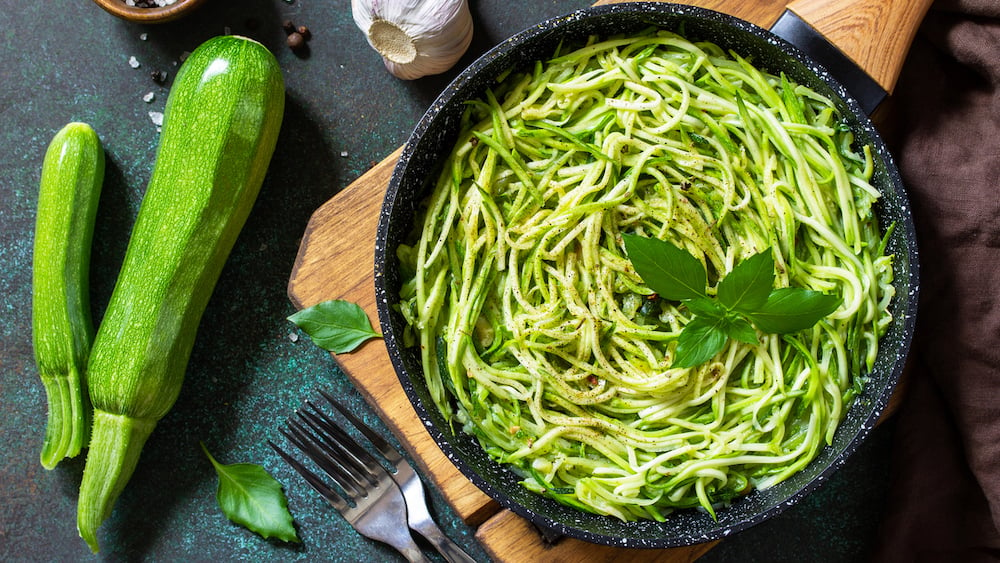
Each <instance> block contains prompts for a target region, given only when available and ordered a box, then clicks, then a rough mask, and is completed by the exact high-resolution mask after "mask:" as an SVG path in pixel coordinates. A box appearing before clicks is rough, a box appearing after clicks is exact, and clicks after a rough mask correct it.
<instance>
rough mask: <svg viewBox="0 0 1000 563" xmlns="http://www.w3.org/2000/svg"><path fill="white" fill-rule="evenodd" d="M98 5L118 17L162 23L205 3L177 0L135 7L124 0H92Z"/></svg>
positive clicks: (203, 0) (196, 0) (134, 20)
mask: <svg viewBox="0 0 1000 563" xmlns="http://www.w3.org/2000/svg"><path fill="white" fill-rule="evenodd" d="M94 3H96V4H97V5H98V6H100V7H102V8H104V10H105V11H107V12H108V13H110V14H113V15H115V16H118V17H119V18H122V19H125V20H128V21H133V22H137V23H164V22H168V21H172V20H175V19H177V18H180V17H181V16H184V15H186V14H188V13H190V12H192V11H194V9H195V8H197V7H198V6H200V5H202V4H204V3H205V0H177V1H176V2H174V3H173V4H169V5H167V6H163V7H159V8H137V7H134V6H129V5H128V4H126V3H125V0H94Z"/></svg>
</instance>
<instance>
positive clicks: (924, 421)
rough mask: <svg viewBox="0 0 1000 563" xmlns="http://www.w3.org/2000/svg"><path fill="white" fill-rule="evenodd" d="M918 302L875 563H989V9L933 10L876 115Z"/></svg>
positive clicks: (999, 466) (997, 409) (993, 92)
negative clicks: (907, 234) (911, 232)
mask: <svg viewBox="0 0 1000 563" xmlns="http://www.w3.org/2000/svg"><path fill="white" fill-rule="evenodd" d="M886 110H887V112H886V120H887V127H886V130H887V131H888V132H889V133H887V135H886V136H887V140H888V142H889V144H890V146H891V147H892V151H893V153H894V154H895V155H896V157H897V160H898V164H899V168H900V170H901V173H902V176H903V181H904V184H905V185H906V188H907V190H908V192H909V194H910V200H911V204H912V207H913V212H914V222H915V223H916V226H917V232H918V242H919V249H920V263H921V288H920V291H921V294H920V305H919V311H918V316H917V330H916V333H915V336H914V342H913V348H912V353H911V357H910V370H909V372H908V374H907V379H908V390H907V394H906V396H905V399H904V401H903V403H902V406H901V408H900V410H899V412H898V415H897V420H896V428H895V432H896V433H895V437H894V448H895V451H894V453H893V461H892V463H893V466H892V475H893V479H892V483H891V485H890V491H889V498H888V507H887V509H886V510H887V515H886V517H885V519H884V522H883V529H882V533H881V535H880V537H881V543H880V546H879V548H878V550H877V552H876V554H875V560H876V561H906V562H910V561H933V562H939V561H943V562H947V561H961V562H976V561H1000V0H949V1H938V2H937V3H936V4H935V5H934V6H933V8H932V9H931V11H930V12H929V13H928V15H927V17H926V19H925V21H924V24H923V26H922V28H921V31H920V33H919V34H918V36H917V38H916V40H915V42H914V45H913V48H912V49H911V52H910V56H909V58H908V59H907V63H906V65H905V67H904V69H903V73H902V75H901V76H900V80H899V83H898V85H897V87H896V90H895V93H894V95H893V97H892V99H891V101H890V102H889V106H888V108H886Z"/></svg>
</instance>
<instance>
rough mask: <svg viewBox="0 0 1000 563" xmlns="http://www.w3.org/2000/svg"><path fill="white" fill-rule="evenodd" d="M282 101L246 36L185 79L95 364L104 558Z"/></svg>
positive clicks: (215, 45)
mask: <svg viewBox="0 0 1000 563" xmlns="http://www.w3.org/2000/svg"><path fill="white" fill-rule="evenodd" d="M284 96H285V90H284V80H283V78H282V74H281V69H280V68H279V66H278V63H277V61H276V60H275V58H274V56H273V55H272V54H271V53H270V52H269V51H268V50H267V49H266V48H265V47H264V46H263V45H261V44H260V43H257V42H256V41H253V40H251V39H247V38H245V37H238V36H220V37H215V38H213V39H209V40H208V41H206V42H205V43H203V44H201V45H200V46H199V47H198V48H197V49H195V50H194V52H192V53H191V55H190V56H189V57H188V58H187V59H186V60H185V62H184V63H183V65H182V66H181V68H180V69H179V70H178V72H177V76H176V79H175V81H174V85H173V87H172V88H171V91H170V94H169V97H168V98H167V104H166V109H165V111H164V121H163V128H162V132H161V138H160V144H159V148H158V150H157V155H156V163H155V164H154V167H153V173H152V176H151V177H150V180H149V185H148V186H147V188H146V193H145V195H144V196H143V200H142V204H141V206H140V208H139V214H138V216H137V218H136V222H135V226H134V227H133V231H132V235H131V238H130V239H129V244H128V248H127V250H126V252H125V259H124V262H123V264H122V268H121V271H120V273H119V276H118V280H117V283H116V284H115V288H114V291H113V292H112V295H111V299H110V301H109V303H108V307H107V310H106V311H105V314H104V318H103V319H102V321H101V324H100V326H99V327H98V329H97V335H96V337H95V340H94V346H93V350H92V351H91V356H90V362H89V364H88V372H87V380H88V387H89V391H90V397H91V401H92V402H93V406H94V415H93V416H94V420H93V427H92V437H91V442H90V446H89V452H88V454H87V463H86V467H85V469H84V473H83V481H82V483H81V485H80V498H79V504H78V507H77V527H78V529H79V532H80V536H81V537H82V538H83V539H84V540H85V541H86V542H87V543H88V544H89V545H90V547H91V549H92V550H94V551H95V552H96V551H97V550H98V542H97V529H98V527H100V525H101V523H102V522H103V521H104V520H105V519H106V518H107V517H108V516H109V515H110V513H111V510H112V507H113V505H114V502H115V500H116V499H117V498H118V496H119V494H120V493H121V492H122V490H123V488H124V487H125V484H126V483H127V482H128V480H129V478H130V477H131V475H132V472H133V470H134V469H135V465H136V462H137V461H138V458H139V453H140V450H141V449H142V446H143V444H144V443H145V442H146V439H147V438H148V437H149V434H150V432H152V430H153V427H154V426H155V425H156V423H157V421H158V420H160V418H162V417H163V416H164V415H165V414H166V413H167V411H169V410H170V408H171V407H172V406H173V404H174V401H175V400H176V399H177V396H178V394H179V392H180V388H181V382H182V381H183V379H184V372H185V370H186V368H187V363H188V359H189V357H190V354H191V348H192V346H193V344H194V340H195V333H196V331H197V328H198V324H199V322H200V320H201V316H202V313H203V312H204V310H205V306H206V305H207V303H208V300H209V297H210V296H211V294H212V290H213V288H214V287H215V283H216V281H217V280H218V278H219V274H220V272H221V271H222V267H223V264H224V263H225V261H226V259H227V257H228V256H229V253H230V250H231V249H232V247H233V244H234V243H235V241H236V238H237V235H238V234H239V232H240V230H241V229H242V227H243V224H244V222H245V221H246V219H247V216H248V215H249V213H250V210H251V208H252V207H253V204H254V201H255V200H256V198H257V194H258V192H259V191H260V187H261V184H262V182H263V180H264V174H265V172H266V171H267V167H268V164H269V162H270V160H271V155H272V154H273V152H274V147H275V144H276V142H277V138H278V130H279V129H280V127H281V121H282V117H283V112H284V103H285V102H284V100H285V98H284Z"/></svg>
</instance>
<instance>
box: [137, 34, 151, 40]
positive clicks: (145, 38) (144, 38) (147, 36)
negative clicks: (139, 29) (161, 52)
mask: <svg viewBox="0 0 1000 563" xmlns="http://www.w3.org/2000/svg"><path fill="white" fill-rule="evenodd" d="M139 39H141V40H142V41H145V40H147V39H149V34H148V33H140V34H139Z"/></svg>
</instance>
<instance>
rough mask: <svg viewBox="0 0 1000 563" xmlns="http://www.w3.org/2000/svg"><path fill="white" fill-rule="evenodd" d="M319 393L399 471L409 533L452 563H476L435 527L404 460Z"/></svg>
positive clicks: (419, 484)
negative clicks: (415, 533)
mask: <svg viewBox="0 0 1000 563" xmlns="http://www.w3.org/2000/svg"><path fill="white" fill-rule="evenodd" d="M319 393H320V395H322V396H323V398H324V399H326V400H327V402H329V403H330V404H331V405H333V407H334V408H336V409H337V410H338V411H340V413H341V414H343V415H344V418H346V419H347V420H349V421H350V422H351V424H353V425H354V426H355V427H356V428H357V429H358V430H360V431H361V433H362V434H364V435H365V438H368V441H369V442H371V444H372V445H373V446H375V449H376V450H378V452H379V453H380V454H382V456H383V457H384V458H385V459H386V460H388V461H389V463H391V464H392V465H393V467H395V468H396V471H395V472H394V473H389V476H390V477H392V479H393V480H394V481H395V482H396V484H397V485H399V488H400V489H401V490H402V491H403V497H405V498H406V516H407V522H408V523H409V525H410V529H412V530H414V531H416V532H417V533H419V534H420V535H421V536H423V537H424V538H426V539H427V541H429V542H430V543H431V545H433V546H434V548H435V549H436V550H437V551H438V553H440V554H441V555H442V556H443V557H444V558H445V559H446V560H447V561H448V562H449V563H475V560H474V559H473V558H472V557H469V555H468V554H467V553H465V551H463V550H462V548H460V547H459V546H458V545H456V544H455V542H453V541H451V540H450V539H448V536H446V535H445V534H444V532H442V531H441V529H440V528H438V526H437V524H435V523H434V519H433V518H432V517H431V514H430V511H429V510H428V509H427V499H426V497H425V496H424V486H423V483H422V482H421V481H420V477H418V476H417V473H416V472H415V471H414V470H413V468H412V467H410V464H409V463H407V462H406V460H405V459H403V456H402V455H401V454H400V453H399V451H397V450H396V449H395V448H394V447H392V444H390V443H389V442H388V441H386V440H385V439H384V438H382V437H381V436H379V435H378V433H377V432H375V431H374V430H372V428H371V427H370V426H368V425H367V424H365V423H364V422H363V421H362V420H361V419H359V418H358V417H357V416H355V415H354V414H352V413H351V412H350V411H348V410H347V409H345V408H344V407H343V406H342V405H341V404H340V403H338V402H337V401H336V400H334V398H333V397H331V396H330V395H329V394H327V393H326V392H325V391H323V390H322V389H320V390H319ZM355 445H357V443H355ZM357 449H358V450H360V452H361V453H362V454H363V455H364V456H365V462H366V463H367V464H368V465H369V466H377V467H378V468H379V469H383V470H384V468H383V467H382V464H380V463H379V462H378V461H376V460H375V458H373V457H372V456H371V455H369V454H368V452H367V451H365V450H364V449H363V448H361V447H360V446H359V447H358V448H357Z"/></svg>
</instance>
